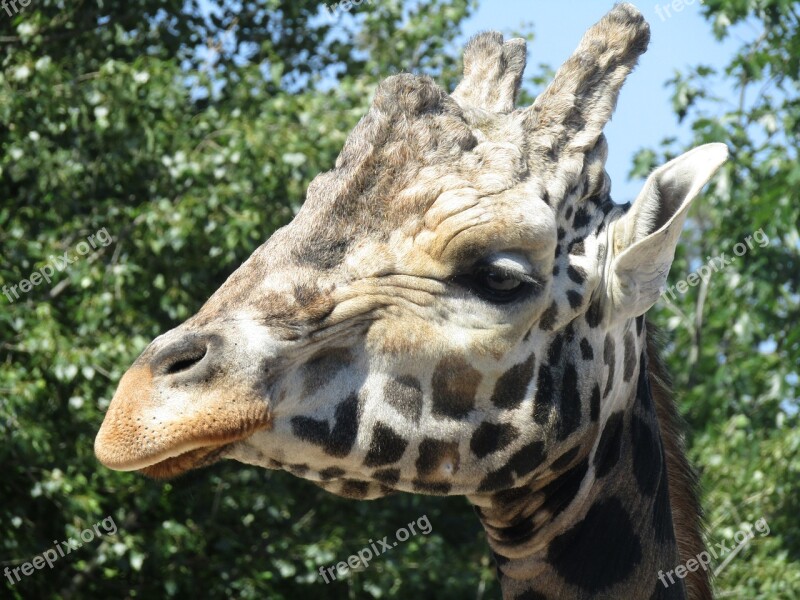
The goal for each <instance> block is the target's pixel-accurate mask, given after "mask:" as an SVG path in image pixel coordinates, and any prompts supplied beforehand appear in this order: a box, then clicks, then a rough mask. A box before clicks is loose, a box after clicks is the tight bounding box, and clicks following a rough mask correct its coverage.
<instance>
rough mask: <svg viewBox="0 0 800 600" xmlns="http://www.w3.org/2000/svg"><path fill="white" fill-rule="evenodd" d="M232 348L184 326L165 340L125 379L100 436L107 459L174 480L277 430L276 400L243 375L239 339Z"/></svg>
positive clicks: (99, 448) (99, 447) (98, 444)
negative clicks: (257, 434) (272, 404)
mask: <svg viewBox="0 0 800 600" xmlns="http://www.w3.org/2000/svg"><path fill="white" fill-rule="evenodd" d="M229 346H230V347H226V343H225V340H224V339H223V336H222V335H219V334H216V333H212V334H206V333H197V332H187V331H181V330H180V329H177V330H173V331H171V332H169V333H167V334H166V335H164V336H162V337H160V338H157V339H156V340H155V341H154V342H153V343H152V344H151V345H150V346H149V347H148V348H147V349H146V350H145V351H144V352H143V353H142V355H141V356H140V357H139V358H138V359H137V360H136V361H135V362H134V364H133V365H132V366H131V368H130V369H128V371H127V372H126V373H125V375H123V377H122V379H121V380H120V382H119V386H118V388H117V391H116V393H115V394H114V398H113V399H112V400H111V404H110V405H109V407H108V411H107V412H106V415H105V418H104V419H103V424H102V426H101V427H100V431H99V432H98V434H97V438H96V439H95V454H96V455H97V458H98V459H99V460H100V462H101V463H103V464H104V465H105V466H107V467H110V468H112V469H117V470H122V471H134V470H136V471H141V472H143V473H145V474H147V475H151V476H154V477H159V478H161V477H170V476H173V475H175V474H178V473H180V472H183V471H185V470H188V469H190V468H194V467H197V466H201V465H202V464H207V463H208V462H209V461H210V460H212V459H214V458H216V457H217V456H218V455H219V453H220V452H221V450H222V448H223V447H225V446H226V445H228V444H231V443H233V442H236V441H239V440H242V439H245V438H247V437H249V436H250V435H252V434H253V433H254V432H255V431H259V430H262V429H269V428H270V426H271V419H272V416H271V412H270V406H269V402H268V400H267V399H266V398H264V397H263V396H262V395H261V394H260V393H259V392H258V391H257V390H258V386H257V385H252V382H251V383H248V382H247V378H246V377H242V374H243V371H242V368H241V366H240V365H239V364H238V363H237V360H236V358H237V355H236V353H235V346H236V344H235V343H231V344H229ZM237 375H238V376H237Z"/></svg>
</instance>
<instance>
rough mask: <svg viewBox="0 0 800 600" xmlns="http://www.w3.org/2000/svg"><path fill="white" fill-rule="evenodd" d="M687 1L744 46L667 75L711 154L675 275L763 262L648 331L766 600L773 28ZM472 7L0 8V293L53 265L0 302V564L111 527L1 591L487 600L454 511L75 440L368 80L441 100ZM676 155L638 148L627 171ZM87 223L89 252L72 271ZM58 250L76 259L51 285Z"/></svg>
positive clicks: (793, 119) (745, 11) (765, 18)
mask: <svg viewBox="0 0 800 600" xmlns="http://www.w3.org/2000/svg"><path fill="white" fill-rule="evenodd" d="M17 6H20V5H19V2H18V3H17ZM705 7H706V8H705V10H706V12H707V14H708V17H709V20H710V22H711V23H712V24H713V26H714V27H715V30H716V31H717V32H718V34H719V35H725V34H726V33H727V32H728V31H729V30H730V28H731V27H735V26H736V24H737V23H738V22H740V21H742V20H748V21H750V22H754V23H757V24H758V25H759V26H760V27H761V30H762V31H763V33H762V34H761V35H759V36H758V37H757V38H756V39H755V40H754V41H753V42H752V43H749V44H747V45H746V46H745V47H743V49H742V51H741V52H740V53H738V54H737V56H735V57H732V60H731V65H730V67H729V68H728V69H727V70H726V71H725V72H724V73H714V72H713V71H711V70H710V69H707V68H705V67H699V68H697V69H695V70H694V71H691V72H688V73H684V74H681V75H679V76H676V78H675V80H674V81H673V83H672V85H673V87H674V89H675V103H676V114H677V115H678V116H679V117H680V118H682V119H684V120H686V121H688V122H691V123H692V126H693V132H694V137H695V139H694V140H692V143H699V142H701V141H712V140H713V141H718V140H726V141H728V143H729V145H730V146H731V147H732V149H733V150H734V160H733V161H731V163H730V165H729V166H728V167H727V168H726V171H725V173H724V176H723V177H722V178H720V179H719V180H718V182H717V183H716V184H715V185H714V186H713V187H712V188H711V189H710V190H709V192H708V193H707V194H706V196H705V198H704V200H703V201H702V202H700V203H699V205H700V207H699V209H698V210H697V212H695V213H694V218H693V223H692V228H691V230H690V237H691V239H690V240H688V241H687V242H686V243H685V244H684V246H683V248H684V249H683V250H681V251H680V253H679V256H678V262H677V263H676V266H675V267H674V268H673V278H674V280H675V281H677V280H679V279H682V278H683V277H685V274H686V273H688V272H689V271H690V270H692V269H693V268H695V267H696V266H697V264H696V263H698V261H703V260H704V257H705V256H707V255H718V254H719V253H721V252H730V250H731V248H732V247H733V245H734V244H735V243H737V242H739V241H741V239H742V238H743V237H745V236H747V235H750V234H752V233H753V232H754V231H755V230H756V229H758V228H762V227H763V230H764V231H765V232H766V233H767V234H768V236H769V239H770V244H769V245H768V246H767V247H764V248H760V247H758V246H756V247H755V249H753V250H752V251H751V252H749V253H748V254H747V255H746V256H744V257H742V258H741V259H739V260H737V262H736V263H735V265H734V266H732V267H730V268H729V269H726V270H725V271H724V272H722V273H718V274H715V275H714V276H713V278H712V279H711V280H709V283H708V284H707V285H706V286H705V287H704V288H693V289H692V291H690V292H689V293H687V294H686V295H683V296H680V297H679V298H677V300H675V301H674V302H673V303H672V304H669V305H664V306H663V307H662V308H661V309H660V313H661V314H660V315H658V316H657V317H656V320H657V321H660V322H663V323H669V333H670V334H671V336H672V340H671V345H670V350H671V359H672V363H673V371H674V372H675V373H676V375H677V376H678V381H677V385H676V387H677V388H678V389H680V390H682V391H683V395H682V407H683V409H684V413H685V414H686V416H687V418H688V419H689V420H690V422H691V425H692V430H693V431H694V432H695V434H694V436H693V438H692V440H691V442H692V453H693V458H694V459H695V460H696V461H697V463H698V464H700V465H701V467H702V470H703V479H704V483H705V487H706V489H707V490H708V491H707V494H706V498H705V500H706V505H707V506H708V509H709V516H710V522H711V528H710V539H712V540H714V541H716V540H715V536H716V537H717V538H718V537H719V536H721V535H730V532H729V531H728V529H731V531H732V530H733V529H735V528H736V527H737V526H738V523H739V522H740V521H747V520H749V521H751V522H752V521H753V520H755V519H757V518H759V517H762V516H764V517H766V518H767V520H768V521H769V523H770V526H771V533H770V535H769V536H767V537H766V538H764V540H763V541H759V542H758V543H754V544H753V545H752V547H749V548H748V549H746V550H745V551H744V553H743V554H744V556H743V557H740V558H739V559H737V560H736V561H734V562H733V563H732V564H731V565H730V566H729V567H728V568H727V569H726V571H724V572H723V574H722V575H721V577H720V579H719V587H720V590H725V591H730V592H732V593H738V594H745V595H747V596H748V597H763V598H776V597H785V598H790V597H792V596H791V590H793V589H797V587H798V586H800V568H798V552H800V539H798V530H797V523H796V515H797V514H798V508H799V507H798V500H797V498H798V493H797V492H798V489H797V487H798V480H799V479H800V478H798V476H797V475H798V467H799V463H798V449H799V448H800V436H798V433H797V429H796V425H797V417H796V414H797V412H796V409H797V396H798V393H797V386H798V379H797V373H796V368H797V367H796V365H797V364H798V362H799V361H798V353H799V352H798V345H799V344H800V339H798V329H797V327H796V326H794V325H793V324H794V322H795V321H796V320H797V317H798V316H799V315H798V312H800V309H799V308H798V298H799V297H798V277H800V269H798V260H799V257H798V247H800V246H799V244H798V210H800V209H798V203H797V195H796V193H795V189H796V187H797V184H798V180H800V170H799V169H800V167H798V166H797V141H798V140H797V137H798V126H797V123H798V115H799V114H800V94H798V89H797V85H798V57H800V42H798V20H797V14H796V9H795V8H794V6H793V4H792V3H789V2H786V1H777V0H776V1H767V0H760V1H758V2H756V1H751V0H748V1H747V2H744V1H738V2H733V1H722V0H707V1H706V3H705ZM473 9H474V6H473V1H472V0H417V1H416V2H414V3H409V4H405V5H404V4H402V3H400V2H399V1H398V0H383V1H381V2H366V1H365V2H363V3H361V5H360V6H358V7H355V8H353V9H352V10H351V11H349V12H346V13H342V12H341V11H340V12H337V13H336V16H335V19H332V18H330V17H329V14H328V12H327V11H326V10H325V9H324V7H323V4H322V3H321V2H318V1H310V0H296V1H292V2H289V1H285V0H268V1H266V2H255V1H248V0H241V1H238V2H229V1H227V0H217V1H216V2H205V1H203V2H201V1H199V0H181V1H180V2H175V1H167V2H165V1H160V2H157V1H154V0H130V1H128V2H102V1H100V0H85V1H82V2H74V3H66V2H63V1H60V0H35V1H34V2H32V3H30V4H29V5H28V6H27V7H25V8H21V10H20V12H19V13H17V14H15V15H13V16H8V17H7V15H6V14H5V13H4V12H3V13H0V59H1V60H2V69H1V70H0V122H1V123H2V125H3V126H2V127H1V128H0V147H1V148H2V152H0V198H1V199H2V203H1V204H0V244H2V256H0V286H12V285H15V284H16V285H18V284H19V282H20V281H21V280H23V279H30V278H31V277H32V274H33V273H36V272H38V271H40V269H41V270H43V271H44V270H45V269H46V267H47V266H48V265H51V266H52V267H53V268H54V271H55V272H54V274H53V276H52V281H50V282H45V281H42V282H40V283H39V284H38V285H35V286H32V287H31V289H30V290H28V291H24V292H23V291H19V288H17V289H18V293H19V298H15V296H14V294H13V293H12V295H11V296H10V297H6V296H5V295H2V296H0V306H1V308H0V435H2V437H3V439H4V444H2V446H0V460H1V461H2V465H3V467H4V469H3V471H4V477H3V478H2V480H1V481H0V495H1V497H2V504H0V568H4V567H6V566H17V565H19V564H20V563H22V562H25V561H29V560H31V559H32V558H33V557H34V556H36V555H39V554H41V553H42V552H44V551H45V550H47V549H49V548H53V547H54V540H56V541H62V540H66V539H67V538H69V537H76V535H78V534H79V533H80V532H81V531H82V530H84V529H86V528H87V527H91V526H92V524H94V523H96V522H98V521H100V520H101V519H103V518H104V517H107V516H112V517H113V519H114V521H115V523H116V524H117V525H118V532H117V534H116V535H114V536H102V537H100V538H98V539H95V540H94V541H93V542H91V543H87V544H85V545H84V547H82V548H80V549H78V550H74V551H73V552H72V553H70V554H69V555H67V556H65V557H63V558H59V559H58V560H57V561H56V562H55V563H54V565H53V568H52V569H50V568H45V569H43V570H42V571H38V570H37V571H35V572H34V573H33V574H32V575H30V576H27V577H24V578H23V579H22V581H21V582H19V583H16V584H15V585H11V584H10V583H9V582H8V580H7V579H6V578H5V577H3V579H2V581H3V585H4V586H5V591H6V592H7V594H8V595H10V596H11V597H14V598H29V597H40V598H49V597H80V598H83V597H187V596H190V595H194V596H196V597H227V596H236V597H241V598H264V597H268V598H292V597H298V595H299V597H309V596H310V597H317V596H320V597H326V598H355V597H365V596H367V597H375V598H380V597H411V596H413V595H416V596H419V597H436V598H459V599H460V598H464V597H478V598H480V597H499V588H498V586H497V584H496V582H495V580H494V568H493V566H492V564H491V559H490V556H489V552H488V548H487V545H486V542H485V540H484V536H483V532H482V530H481V528H480V526H479V524H478V521H477V519H475V518H474V515H473V513H472V509H471V508H470V507H469V506H468V504H467V503H466V501H465V500H464V499H462V498H429V497H419V496H411V495H398V496H394V497H390V498H386V499H382V500H378V501H374V502H369V503H365V502H361V503H358V502H353V501H347V500H342V499H338V498H335V497H333V496H331V495H328V494H325V493H324V492H322V491H321V490H319V489H317V488H316V487H313V486H312V485H311V484H309V483H307V482H304V481H302V480H299V479H296V478H293V477H291V476H290V475H288V474H286V473H278V472H267V471H263V470H259V469H255V468H250V467H246V466H244V465H240V464H221V465H217V466H215V467H213V468H211V469H208V470H204V471H201V472H198V473H193V474H190V475H187V476H185V477H183V478H180V479H178V480H176V481H174V482H170V483H168V484H166V485H164V484H161V483H155V482H151V481H148V480H145V479H143V478H141V477H139V476H135V475H131V474H125V473H117V472H112V471H110V470H108V469H104V468H102V467H100V466H99V465H98V464H97V462H96V460H95V458H94V455H93V449H92V444H93V439H94V435H95V433H96V431H97V428H98V426H99V423H100V421H101V419H102V414H103V412H104V410H105V408H106V407H107V405H108V402H109V400H110V398H111V396H112V394H113V392H114V388H115V386H116V382H117V381H118V380H119V378H120V376H121V375H122V373H123V371H124V369H125V368H126V367H127V365H129V364H130V363H131V361H132V360H133V359H134V358H135V357H136V356H137V355H138V354H139V353H140V352H141V350H142V349H143V348H144V347H145V345H146V344H147V343H148V342H149V340H151V339H152V338H153V337H155V336H156V335H158V334H159V333H161V332H163V331H165V330H167V329H169V328H171V327H174V326H175V325H177V324H178V323H180V322H182V321H183V320H184V319H185V318H187V317H188V316H190V315H191V314H193V313H194V312H195V311H196V310H197V309H198V308H199V307H200V305H201V304H202V302H203V301H204V300H205V299H206V298H207V297H208V295H209V294H210V292H211V291H213V290H215V289H216V288H217V287H218V286H219V285H220V283H221V282H222V281H223V280H224V279H225V278H226V277H227V276H228V275H229V274H230V273H231V272H232V271H233V270H234V269H235V268H236V267H237V266H238V265H239V264H240V263H241V262H242V261H243V260H244V259H245V258H246V257H247V256H249V255H250V253H251V252H252V251H253V250H254V249H255V248H256V247H257V246H258V245H260V244H261V242H263V240H264V239H266V238H267V237H268V236H269V235H270V233H271V232H272V231H274V229H276V228H277V227H279V226H280V225H282V224H284V223H286V222H287V221H288V220H289V219H290V218H291V217H292V215H293V214H294V213H295V212H296V210H297V208H298V207H299V205H300V204H301V202H302V200H303V195H304V192H305V188H306V186H307V184H308V182H309V181H310V179H311V178H312V177H313V176H314V175H315V174H316V173H318V172H320V171H322V170H325V169H327V168H330V166H331V165H332V164H333V161H334V159H335V156H336V154H337V152H338V150H339V149H340V147H341V145H342V143H343V141H344V138H345V135H346V133H347V132H348V131H349V130H350V129H351V127H352V126H353V125H354V124H355V122H356V121H357V119H358V118H359V117H360V116H361V115H362V114H363V113H364V111H365V109H366V106H367V103H368V101H369V99H370V97H371V95H372V92H373V90H374V86H375V85H376V83H377V82H378V81H379V80H380V79H382V78H383V77H385V76H386V75H389V74H390V73H392V72H393V71H396V70H415V71H421V72H425V73H429V74H432V75H434V76H435V77H437V79H439V80H440V81H443V82H445V83H447V84H449V85H450V86H451V87H452V84H453V82H454V81H455V77H456V66H457V62H458V56H457V50H458V49H457V48H455V47H454V45H453V39H454V38H455V36H457V35H458V33H459V31H460V27H461V25H462V23H463V21H464V19H465V18H467V17H468V16H469V15H470V14H471V12H472V10H473ZM720 81H721V82H723V84H724V85H726V86H729V87H730V88H731V89H734V90H736V91H737V92H741V97H742V100H741V101H740V102H739V103H738V104H737V105H736V106H730V107H727V106H726V98H727V97H730V96H726V97H724V98H715V92H714V91H715V90H716V89H718V87H717V86H718V85H719V82H720ZM677 151H678V147H677V146H676V145H675V144H674V143H673V144H671V145H667V146H664V147H663V148H660V149H651V150H649V151H646V152H643V153H642V154H641V155H640V156H639V157H637V161H636V165H637V172H639V173H642V172H644V171H645V170H647V169H648V168H649V167H650V166H652V165H653V164H655V162H658V161H661V160H663V159H664V158H666V157H667V156H671V155H673V154H675V153H677ZM101 230H105V231H106V232H107V233H108V234H110V236H112V238H113V242H112V243H109V244H108V245H103V244H98V245H96V247H94V248H91V249H89V250H88V251H87V252H85V253H83V252H82V251H81V249H82V248H83V249H86V248H88V246H85V244H86V243H87V238H89V237H90V236H92V235H95V236H97V234H98V232H99V231H101ZM81 244H84V246H81ZM65 252H67V253H68V255H69V256H71V257H72V258H74V259H75V260H74V262H72V263H71V264H69V265H68V266H66V267H65V268H64V269H63V270H58V269H57V266H58V265H59V264H61V262H63V259H62V258H61V257H63V254H64V253H65ZM701 294H702V297H701ZM10 299H13V301H10ZM687 348H688V349H691V350H690V351H689V352H688V353H687V352H685V351H684V349H687ZM422 515H427V516H428V517H429V521H430V523H431V525H432V527H433V531H432V533H431V534H430V535H428V536H414V537H412V538H411V539H410V540H409V541H408V542H406V543H404V544H402V545H400V546H398V547H397V548H394V549H392V551H391V552H387V553H386V554H385V555H383V556H381V557H380V558H379V559H378V560H376V561H374V562H373V564H372V565H371V566H370V568H369V569H367V570H366V571H364V572H358V573H352V574H351V575H350V576H348V577H347V578H346V579H345V580H344V581H341V582H339V581H337V582H334V583H331V584H327V585H326V584H325V583H323V581H322V580H321V579H320V577H319V575H318V572H317V571H318V569H319V567H320V566H330V565H332V564H334V563H336V562H338V561H341V560H346V558H347V556H349V555H350V554H353V553H355V552H357V551H358V550H359V549H361V548H362V547H364V546H365V545H366V543H367V541H368V540H369V539H370V538H372V539H376V538H382V537H383V536H385V535H389V536H392V535H393V534H394V532H395V531H396V530H397V529H398V528H399V527H401V526H404V525H406V524H407V523H409V522H410V521H412V520H416V519H417V518H419V517H420V516H422ZM726 528H728V529H726Z"/></svg>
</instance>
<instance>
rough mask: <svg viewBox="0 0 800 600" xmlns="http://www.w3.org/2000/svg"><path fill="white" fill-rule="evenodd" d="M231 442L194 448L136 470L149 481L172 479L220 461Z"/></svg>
mask: <svg viewBox="0 0 800 600" xmlns="http://www.w3.org/2000/svg"><path fill="white" fill-rule="evenodd" d="M232 443H233V442H230V443H226V444H216V445H213V446H204V447H201V448H195V449H194V450H189V451H187V452H183V453H182V454H178V455H177V456H171V457H169V458H165V459H164V460H160V461H158V462H156V463H153V464H151V465H148V466H146V467H142V468H140V469H137V472H138V473H141V474H142V475H145V476H147V477H150V478H151V479H172V478H173V477H177V476H178V475H181V474H183V473H186V472H187V471H190V470H192V469H198V468H200V467H206V466H208V465H211V464H214V463H215V462H217V461H219V460H221V459H222V454H223V452H225V450H226V449H227V448H228V446H230V445H231V444H232Z"/></svg>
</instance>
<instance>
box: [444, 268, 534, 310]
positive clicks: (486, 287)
mask: <svg viewBox="0 0 800 600" xmlns="http://www.w3.org/2000/svg"><path fill="white" fill-rule="evenodd" d="M456 282H457V283H459V284H460V285H462V286H464V287H465V288H467V289H468V290H469V291H470V292H472V293H473V294H475V295H477V296H479V297H480V298H483V299H484V300H487V301H489V302H493V303H495V304H506V303H509V302H513V301H514V300H517V299H519V298H521V297H522V296H524V295H525V294H526V293H527V292H529V291H531V289H532V288H533V287H534V286H535V285H537V284H536V281H535V280H534V279H533V278H532V277H531V276H530V275H527V274H525V273H523V272H521V271H518V270H517V269H512V268H508V267H507V266H505V265H498V264H488V265H478V266H477V267H475V268H474V269H473V270H472V272H471V273H469V274H465V275H462V276H460V277H457V278H456Z"/></svg>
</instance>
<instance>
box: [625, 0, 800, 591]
mask: <svg viewBox="0 0 800 600" xmlns="http://www.w3.org/2000/svg"><path fill="white" fill-rule="evenodd" d="M703 4H704V8H703V11H704V15H705V17H706V18H707V19H708V21H709V23H710V24H711V26H712V27H713V30H714V33H715V35H716V36H717V37H718V38H720V39H721V38H724V37H725V36H728V35H732V34H734V35H737V36H738V37H739V38H740V39H742V40H743V42H742V45H741V48H740V49H739V51H738V52H737V53H736V55H735V56H732V57H731V60H730V62H729V64H728V65H727V67H726V68H725V69H724V71H722V72H716V71H715V70H714V69H712V68H710V67H707V66H703V65H697V66H696V67H694V68H692V69H689V70H687V71H686V72H683V73H677V74H676V75H675V77H674V78H673V79H672V80H671V81H669V82H668V85H669V86H670V88H671V89H672V94H673V106H674V109H675V114H676V117H677V120H678V121H679V122H681V123H684V124H689V125H690V128H691V136H690V139H689V140H688V143H683V142H684V141H683V140H682V141H681V142H680V143H679V142H678V141H676V140H675V139H668V140H665V141H664V143H663V145H662V147H661V148H660V149H647V150H643V151H642V152H640V153H639V155H638V156H637V157H636V160H635V164H634V168H633V172H632V174H633V175H636V176H644V175H645V174H646V173H647V172H649V170H650V168H652V167H654V166H656V165H658V164H662V163H663V162H664V161H666V160H667V159H668V158H671V157H673V156H675V155H677V154H679V153H680V152H681V151H683V150H685V149H688V148H690V147H692V146H696V145H698V144H702V143H706V142H711V141H724V142H726V143H727V144H728V146H729V147H730V149H731V160H730V161H729V162H728V163H727V164H726V165H725V167H724V170H723V173H722V176H721V177H718V178H717V179H716V180H715V183H714V184H712V185H711V186H710V187H709V188H708V190H707V193H706V194H705V195H704V197H703V198H701V199H700V200H698V202H696V203H695V204H694V207H693V209H692V210H693V212H692V214H691V222H690V223H689V225H688V227H687V231H685V232H684V236H683V238H684V240H683V243H682V244H681V245H680V247H679V251H678V256H677V259H676V261H675V264H674V265H673V267H672V271H671V274H670V282H669V285H671V286H672V285H676V284H677V283H678V282H679V281H681V280H686V279H687V276H688V275H689V274H690V273H691V272H693V271H695V270H697V269H698V268H699V267H700V266H701V265H703V264H708V263H709V257H711V259H712V261H713V264H716V265H717V266H719V265H721V263H722V262H728V263H729V264H728V266H727V267H725V268H721V269H720V270H719V271H718V272H715V273H713V274H712V275H711V277H709V278H707V279H706V280H705V281H701V282H699V283H698V284H697V285H694V286H688V291H687V292H686V293H685V294H681V293H679V292H677V290H673V292H671V293H667V294H665V295H664V296H662V300H663V301H662V302H661V303H660V305H659V308H658V312H657V314H655V315H653V316H652V320H654V321H656V322H659V323H667V324H668V326H667V329H668V330H669V331H668V333H669V335H668V340H669V342H668V358H669V362H670V366H671V371H672V372H673V373H674V374H675V378H676V382H675V388H676V390H678V391H679V397H680V399H681V406H682V409H683V413H684V415H685V416H686V418H687V419H688V421H689V425H690V427H689V431H690V432H691V454H692V459H693V460H694V462H695V463H696V464H698V465H699V466H700V468H701V472H702V483H703V488H704V490H705V496H704V502H703V504H704V506H705V507H706V510H707V517H708V524H709V535H708V539H709V541H711V542H721V541H725V542H727V543H730V542H731V541H732V540H733V535H734V534H735V533H736V531H738V530H739V528H740V527H741V526H742V524H744V523H753V522H754V521H756V520H757V519H760V518H762V517H763V518H765V519H766V520H767V522H768V524H769V526H770V533H769V535H768V536H766V537H763V538H762V537H761V536H760V535H759V534H758V533H756V537H755V539H754V540H753V541H752V542H751V543H750V544H748V545H747V547H746V549H745V550H743V551H742V553H741V554H740V555H739V556H738V557H737V558H736V559H735V560H733V561H732V562H731V563H730V564H729V565H728V566H726V567H725V570H724V571H722V572H721V573H720V575H719V577H718V580H717V592H718V594H719V597H732V598H765V599H767V598H769V599H772V598H787V599H788V598H797V594H798V590H800V527H798V515H800V429H798V407H799V406H798V397H799V396H800V394H799V393H798V365H800V327H798V321H800V231H799V229H800V197H798V194H797V189H798V184H800V163H799V162H798V147H800V10H799V9H798V3H797V2H788V1H785V0H706V1H705V2H704V3H703ZM759 231H760V232H761V233H763V234H764V235H763V236H762V235H761V233H757V232H759ZM754 234H755V238H752V236H753V235H754ZM748 236H751V239H752V240H753V243H752V244H751V245H752V246H753V247H752V249H751V248H750V247H748V245H747V242H746V238H747V237H748ZM767 239H768V242H767V241H766V240H767ZM762 240H763V241H764V244H763V245H762V244H761V243H760V241H762ZM741 243H744V245H745V249H746V252H744V253H743V254H742V255H741V256H737V254H738V253H740V252H742V249H743V247H742V246H738V247H737V244H741ZM762 246H763V247H762ZM673 296H674V297H673ZM734 545H735V543H734Z"/></svg>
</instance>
